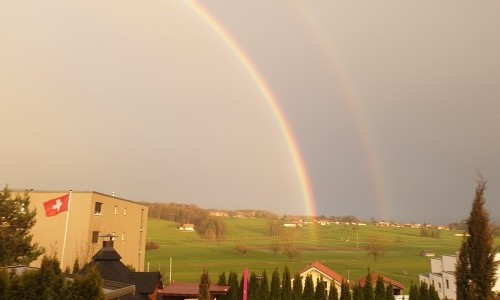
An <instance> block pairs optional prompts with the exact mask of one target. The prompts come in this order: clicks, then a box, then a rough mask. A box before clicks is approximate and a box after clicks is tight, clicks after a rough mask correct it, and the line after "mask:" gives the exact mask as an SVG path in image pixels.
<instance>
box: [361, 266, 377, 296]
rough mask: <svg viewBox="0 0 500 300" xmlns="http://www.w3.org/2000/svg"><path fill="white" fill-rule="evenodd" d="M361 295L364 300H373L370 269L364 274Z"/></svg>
mask: <svg viewBox="0 0 500 300" xmlns="http://www.w3.org/2000/svg"><path fill="white" fill-rule="evenodd" d="M363 295H364V299H365V300H375V294H374V293H373V282H372V276H371V274H370V270H368V274H367V275H366V281H365V286H364V287H363Z"/></svg>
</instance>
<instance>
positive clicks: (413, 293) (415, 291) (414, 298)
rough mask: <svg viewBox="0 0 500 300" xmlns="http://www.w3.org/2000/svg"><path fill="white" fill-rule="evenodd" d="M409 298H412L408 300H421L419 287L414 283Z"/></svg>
mask: <svg viewBox="0 0 500 300" xmlns="http://www.w3.org/2000/svg"><path fill="white" fill-rule="evenodd" d="M409 297H410V298H409V299H408V300H419V297H418V286H417V284H415V283H414V282H412V283H411V285H410V291H409Z"/></svg>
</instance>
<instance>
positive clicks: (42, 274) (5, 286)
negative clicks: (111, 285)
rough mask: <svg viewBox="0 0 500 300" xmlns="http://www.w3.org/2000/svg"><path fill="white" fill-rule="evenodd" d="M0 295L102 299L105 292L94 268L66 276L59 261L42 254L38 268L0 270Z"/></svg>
mask: <svg viewBox="0 0 500 300" xmlns="http://www.w3.org/2000/svg"><path fill="white" fill-rule="evenodd" d="M0 299H6V300H17V299H50V300H66V299H68V300H72V299H75V300H77V299H89V300H104V299H105V296H104V292H103V289H102V279H101V276H100V275H99V272H97V270H95V269H93V270H91V271H90V272H88V273H87V274H86V275H85V276H81V277H76V278H74V279H73V280H67V279H66V277H65V275H64V273H63V272H62V271H61V269H60V267H59V261H58V260H57V259H56V258H49V257H44V258H43V260H42V264H41V267H40V269H35V270H26V271H24V272H19V273H18V272H16V271H15V270H12V271H11V272H8V271H6V269H2V270H0Z"/></svg>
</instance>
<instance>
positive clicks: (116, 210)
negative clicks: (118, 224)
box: [115, 205, 118, 215]
mask: <svg viewBox="0 0 500 300" xmlns="http://www.w3.org/2000/svg"><path fill="white" fill-rule="evenodd" d="M117 214H118V206H116V205H115V215H117Z"/></svg>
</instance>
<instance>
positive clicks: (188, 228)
mask: <svg viewBox="0 0 500 300" xmlns="http://www.w3.org/2000/svg"><path fill="white" fill-rule="evenodd" d="M179 230H181V231H190V232H193V231H194V224H182V226H181V227H179Z"/></svg>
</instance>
